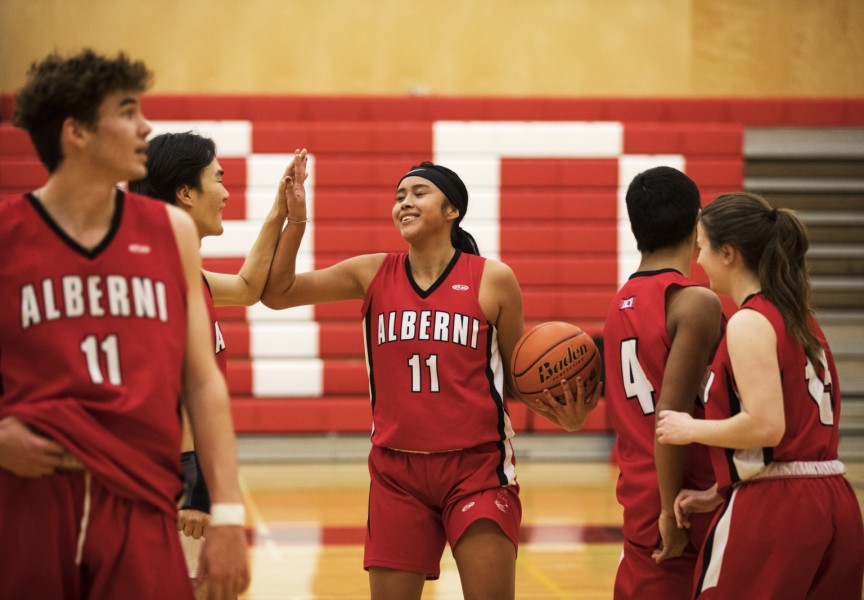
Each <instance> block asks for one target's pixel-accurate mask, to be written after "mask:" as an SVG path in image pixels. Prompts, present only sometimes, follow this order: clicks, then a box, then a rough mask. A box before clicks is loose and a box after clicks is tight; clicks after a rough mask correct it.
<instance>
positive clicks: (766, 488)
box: [657, 193, 864, 600]
mask: <svg viewBox="0 0 864 600" xmlns="http://www.w3.org/2000/svg"><path fill="white" fill-rule="evenodd" d="M697 230H698V234H697V244H698V246H699V258H698V262H699V264H700V265H701V266H702V268H703V269H704V270H705V272H706V274H707V275H708V279H709V280H710V282H711V287H712V288H713V289H714V290H715V291H716V292H718V293H722V294H727V295H729V296H731V297H732V299H733V300H734V301H735V303H736V304H737V305H738V306H739V307H740V310H738V312H736V313H735V314H734V315H733V316H732V317H731V318H730V319H729V323H728V325H727V327H726V333H725V336H724V338H723V340H722V342H721V344H720V347H719V348H718V350H717V354H716V356H715V358H714V362H713V364H712V366H711V372H710V374H709V378H708V382H707V385H706V389H705V395H704V401H705V413H706V417H707V418H706V419H705V420H704V421H697V420H694V419H692V418H691V417H690V416H689V415H687V414H686V413H680V412H674V411H663V412H661V413H660V417H659V422H658V425H657V436H658V440H659V441H660V442H661V443H666V444H689V443H694V442H695V443H702V444H705V445H708V446H710V447H711V453H712V464H713V468H714V475H715V477H716V480H717V483H716V485H715V486H714V487H713V488H711V489H709V490H702V491H696V490H682V491H681V492H680V494H679V495H678V498H677V499H676V501H675V514H676V518H677V520H678V523H679V526H682V527H687V526H689V517H688V515H689V514H690V513H692V512H703V511H705V510H710V509H713V508H714V507H716V506H718V505H720V504H724V503H725V506H724V507H723V509H722V510H721V511H720V512H719V513H718V517H717V518H716V519H715V522H714V524H713V526H712V531H711V533H710V534H709V537H708V538H707V540H706V542H705V544H704V546H703V548H702V552H701V553H700V559H699V564H698V565H697V572H696V581H695V586H696V595H697V597H704V598H709V597H710V598H733V597H734V598H736V599H740V598H805V597H806V598H817V597H818V598H834V599H838V600H839V599H840V598H855V599H856V600H857V599H858V598H861V588H862V577H864V527H862V519H861V510H860V507H859V505H858V501H857V499H856V496H855V493H854V491H853V490H852V487H851V486H850V485H849V482H848V481H847V480H846V478H845V477H844V473H845V471H846V470H845V467H844V466H843V463H841V462H840V461H839V460H838V456H837V446H838V421H839V416H840V388H839V382H838V379H837V370H836V368H835V365H834V359H833V357H832V355H831V350H830V348H829V347H828V344H827V342H826V341H825V336H824V334H823V333H822V330H821V329H820V327H819V324H818V323H817V322H816V319H815V318H814V316H813V313H812V310H811V308H810V304H809V298H810V282H809V279H808V277H807V271H806V264H805V254H806V252H807V248H808V245H809V244H808V239H807V232H806V229H805V228H804V225H803V224H802V223H801V222H800V221H799V220H798V218H797V217H796V216H795V214H794V213H793V212H792V211H789V210H785V209H776V208H772V207H771V206H770V205H769V204H768V202H766V201H765V200H764V199H763V198H761V197H759V196H757V195H755V194H749V193H734V194H725V195H723V196H720V197H719V198H717V199H716V200H714V201H713V202H711V203H710V204H709V205H708V206H707V207H705V209H704V210H703V213H702V218H701V221H700V223H699V225H698V228H697ZM756 582H758V585H755V584H756ZM702 594H704V596H702Z"/></svg>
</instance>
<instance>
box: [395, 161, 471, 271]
mask: <svg viewBox="0 0 864 600" xmlns="http://www.w3.org/2000/svg"><path fill="white" fill-rule="evenodd" d="M413 176H417V177H423V178H424V179H428V180H429V181H431V182H432V183H434V184H435V186H436V187H437V188H438V189H439V190H441V192H442V193H443V194H444V196H445V197H446V198H447V201H448V202H450V204H451V205H453V206H454V207H455V208H456V209H457V210H458V211H459V216H458V217H456V222H455V223H453V229H451V230H450V241H451V243H452V244H453V247H454V248H457V249H459V250H462V251H463V252H467V253H468V254H476V255H478V256H479V255H480V250H479V249H478V248H477V242H476V240H474V236H472V235H471V234H470V233H468V232H467V231H465V230H464V229H462V227H460V226H459V224H460V223H461V222H462V219H464V218H465V213H467V212H468V188H467V187H465V183H464V182H463V181H462V179H461V178H460V177H459V175H457V174H456V173H455V171H453V170H451V169H448V168H447V167H444V166H441V165H436V164H433V163H431V162H429V161H424V162H422V163H420V164H419V165H414V166H413V167H411V169H410V170H409V171H408V172H407V173H406V174H405V175H403V176H402V179H405V178H406V177H413ZM402 179H400V180H399V181H400V183H401V181H402Z"/></svg>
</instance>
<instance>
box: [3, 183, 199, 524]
mask: <svg viewBox="0 0 864 600" xmlns="http://www.w3.org/2000/svg"><path fill="white" fill-rule="evenodd" d="M0 248H2V252H3V256H4V259H3V260H2V261H0V378H2V379H0V383H2V395H0V418H2V417H6V416H10V415H14V416H17V417H18V418H20V419H21V420H23V421H25V422H26V423H28V424H30V425H31V426H33V427H35V428H36V429H38V430H40V431H42V432H44V433H45V435H47V436H49V437H51V438H52V439H54V440H56V441H58V442H59V443H61V444H63V445H64V446H65V447H67V448H68V449H69V450H70V451H72V452H73V453H74V454H75V455H76V456H77V457H78V458H79V459H80V460H81V461H82V462H84V464H85V465H86V466H87V468H88V469H89V470H90V471H91V472H92V473H93V475H94V477H96V478H98V479H99V480H100V481H101V482H102V483H103V485H105V486H106V487H107V488H108V489H110V490H111V491H112V492H113V493H116V494H118V495H120V496H123V497H126V498H129V499H131V500H133V501H143V502H147V503H149V504H151V505H154V506H157V507H159V508H160V509H162V510H164V511H166V512H168V513H171V514H173V513H174V512H175V511H176V506H175V498H176V496H177V494H178V493H179V491H180V463H179V461H178V460H177V456H178V454H179V452H180V419H179V415H178V399H179V397H180V391H181V371H182V365H183V359H184V352H185V348H186V322H187V317H186V302H187V299H186V280H185V276H184V273H183V267H182V264H181V261H180V255H179V251H178V248H177V244H176V242H175V239H174V234H173V230H172V227H171V224H170V222H169V219H168V214H167V211H166V206H165V205H164V204H163V203H161V202H154V201H153V200H150V199H149V198H143V197H140V196H136V195H134V194H124V193H123V192H122V191H120V190H118V191H117V196H116V200H115V212H114V218H113V221H112V223H111V226H110V230H109V232H108V234H107V235H106V236H105V239H104V240H103V241H102V242H101V243H100V244H99V245H98V246H97V247H95V248H94V249H92V250H87V249H84V248H82V247H81V246H79V245H78V244H77V243H76V242H75V241H73V240H72V239H71V238H69V237H68V236H66V234H65V233H64V232H63V231H62V230H61V229H60V228H59V227H58V226H57V225H56V223H55V222H54V221H53V220H52V219H51V217H50V216H49V215H48V213H47V212H45V210H44V209H43V208H42V206H41V204H40V203H39V201H38V200H36V199H35V198H34V197H33V196H31V195H22V196H17V197H11V198H7V199H4V200H3V201H0Z"/></svg>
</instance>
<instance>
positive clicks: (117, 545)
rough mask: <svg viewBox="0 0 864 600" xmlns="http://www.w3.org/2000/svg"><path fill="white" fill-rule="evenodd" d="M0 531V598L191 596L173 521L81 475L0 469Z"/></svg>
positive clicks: (131, 599) (148, 598) (143, 599)
mask: <svg viewBox="0 0 864 600" xmlns="http://www.w3.org/2000/svg"><path fill="white" fill-rule="evenodd" d="M0 532H2V536H3V543H0V565H2V567H0V598H51V599H52V600H53V599H57V600H84V599H96V598H123V599H124V600H164V599H165V598H179V599H184V598H188V599H190V600H191V599H192V598H193V593H192V585H191V584H190V582H189V576H188V575H187V573H186V565H185V562H184V560H183V552H182V551H181V549H180V541H179V540H178V538H177V526H176V518H174V517H173V516H172V515H168V514H166V513H164V512H163V511H161V510H158V509H156V508H154V507H151V506H149V505H147V504H144V503H140V502H138V503H136V502H130V501H129V500H127V499H125V498H121V497H119V496H116V495H114V494H112V493H111V492H109V491H108V490H107V489H106V488H105V487H104V486H102V485H101V484H100V483H99V482H98V481H96V480H95V479H93V478H92V477H91V476H90V475H89V474H88V473H87V472H86V471H58V472H57V473H55V474H54V475H49V476H47V477H39V478H33V479H31V478H23V477H16V476H15V475H12V474H11V473H9V472H8V471H5V470H3V469H0Z"/></svg>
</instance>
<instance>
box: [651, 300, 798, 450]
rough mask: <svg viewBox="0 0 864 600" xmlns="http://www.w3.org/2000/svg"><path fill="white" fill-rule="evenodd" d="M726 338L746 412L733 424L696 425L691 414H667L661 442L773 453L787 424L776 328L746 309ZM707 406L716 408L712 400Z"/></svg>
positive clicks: (660, 422) (659, 429) (709, 422)
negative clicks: (757, 449)
mask: <svg viewBox="0 0 864 600" xmlns="http://www.w3.org/2000/svg"><path fill="white" fill-rule="evenodd" d="M726 337H727V341H726V343H727V346H728V348H729V357H730V359H731V361H732V372H733V374H734V376H735V381H736V383H737V385H738V394H739V396H740V398H741V412H740V413H738V414H737V415H735V416H733V417H730V418H728V419H720V420H696V419H693V418H691V417H690V415H687V414H685V413H680V412H675V411H663V412H661V413H660V417H659V420H658V423H657V435H658V439H659V441H660V442H662V443H666V444H689V443H692V442H699V443H701V444H706V445H709V446H720V447H723V448H736V449H744V448H771V447H774V446H776V445H777V444H779V443H780V440H781V439H782V438H783V434H784V433H785V431H786V420H785V413H784V409H783V386H782V383H781V380H780V365H779V363H778V361H777V334H776V333H775V332H774V328H773V327H772V326H771V323H770V322H769V321H768V319H767V318H765V316H764V315H762V314H761V313H758V312H756V311H754V310H748V309H744V310H739V311H738V312H737V313H735V314H734V315H733V316H732V318H731V319H730V320H729V324H728V325H727V327H726ZM711 392H713V393H715V394H716V393H722V392H721V391H720V390H711V391H710V392H709V393H711ZM707 401H708V402H711V398H710V395H709V397H708V398H707Z"/></svg>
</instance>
